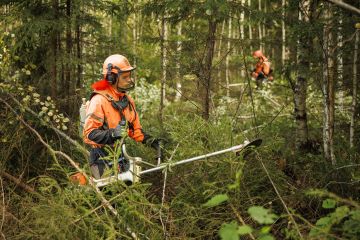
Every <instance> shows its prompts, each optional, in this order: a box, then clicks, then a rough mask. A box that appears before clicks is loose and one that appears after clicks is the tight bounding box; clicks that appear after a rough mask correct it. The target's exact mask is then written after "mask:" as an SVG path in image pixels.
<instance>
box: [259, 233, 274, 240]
mask: <svg viewBox="0 0 360 240" xmlns="http://www.w3.org/2000/svg"><path fill="white" fill-rule="evenodd" d="M258 240H274V237H273V236H271V235H269V234H267V235H263V236H261V237H259V238H258Z"/></svg>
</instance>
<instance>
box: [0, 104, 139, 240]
mask: <svg viewBox="0 0 360 240" xmlns="http://www.w3.org/2000/svg"><path fill="white" fill-rule="evenodd" d="M0 101H1V102H3V103H4V104H5V105H6V106H7V107H8V108H9V109H10V110H11V111H12V112H13V113H14V114H15V115H16V116H17V118H18V120H19V121H20V122H21V123H22V124H23V125H24V126H26V127H27V128H28V129H29V130H30V131H31V132H33V133H34V134H35V135H36V136H37V138H38V139H39V141H40V142H41V143H42V144H43V145H44V146H45V147H46V148H47V149H48V150H49V152H50V154H52V155H60V156H62V157H63V158H65V159H66V160H68V162H69V163H70V164H71V165H72V166H73V167H74V168H75V169H76V170H77V171H78V172H80V173H82V174H83V175H84V177H85V178H86V180H87V182H88V183H89V184H90V186H91V187H92V188H93V189H94V190H95V191H96V193H97V196H98V197H99V198H100V200H101V202H102V203H103V205H104V206H106V207H107V208H108V209H109V210H110V212H111V213H112V214H113V215H114V216H118V215H119V214H118V212H117V211H116V209H115V208H114V207H113V206H112V205H111V204H110V202H109V201H108V200H106V198H105V197H104V196H103V194H102V192H101V191H100V189H99V188H98V187H97V186H96V185H95V184H94V183H93V182H92V181H91V180H90V178H89V176H88V175H87V174H86V173H85V171H83V170H82V169H81V168H79V167H78V165H77V164H76V162H75V161H74V160H72V159H71V158H70V157H69V156H68V155H67V154H66V153H63V152H61V151H56V150H54V149H53V148H52V147H51V146H50V145H49V144H48V143H46V142H45V141H44V139H43V138H42V137H41V135H40V134H39V133H38V132H37V131H36V130H35V129H34V128H32V127H31V126H30V125H29V124H27V123H26V122H25V121H24V119H22V118H21V117H20V116H19V115H18V114H17V112H16V111H15V110H14V109H13V108H12V107H11V106H10V105H9V104H8V103H7V102H6V101H4V100H3V99H2V98H0ZM125 226H126V225H125ZM126 230H127V231H128V233H130V234H131V236H132V237H133V238H134V239H138V238H137V236H136V234H135V233H134V232H133V231H132V230H131V229H130V228H129V227H127V226H126Z"/></svg>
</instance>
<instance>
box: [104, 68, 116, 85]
mask: <svg viewBox="0 0 360 240" xmlns="http://www.w3.org/2000/svg"><path fill="white" fill-rule="evenodd" d="M112 68H113V65H112V64H111V63H109V64H108V66H107V73H106V80H107V81H108V82H109V83H110V84H115V83H116V77H115V76H114V75H113V74H112V73H111V70H112Z"/></svg>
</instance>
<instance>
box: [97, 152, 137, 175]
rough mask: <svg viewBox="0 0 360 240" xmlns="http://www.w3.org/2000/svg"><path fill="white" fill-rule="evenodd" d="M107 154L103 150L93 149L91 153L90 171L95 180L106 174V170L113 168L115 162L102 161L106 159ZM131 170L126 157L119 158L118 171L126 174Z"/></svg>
mask: <svg viewBox="0 0 360 240" xmlns="http://www.w3.org/2000/svg"><path fill="white" fill-rule="evenodd" d="M106 155H107V154H106V152H105V151H104V150H103V149H102V148H92V149H91V151H90V170H91V173H92V175H93V177H94V178H95V179H99V178H101V177H102V175H103V174H104V171H105V169H107V168H112V167H113V162H112V161H108V160H104V159H102V158H103V157H106ZM129 168H130V163H129V161H128V160H126V159H125V157H124V155H123V154H122V153H121V155H120V156H119V158H118V171H119V172H126V171H128V170H129Z"/></svg>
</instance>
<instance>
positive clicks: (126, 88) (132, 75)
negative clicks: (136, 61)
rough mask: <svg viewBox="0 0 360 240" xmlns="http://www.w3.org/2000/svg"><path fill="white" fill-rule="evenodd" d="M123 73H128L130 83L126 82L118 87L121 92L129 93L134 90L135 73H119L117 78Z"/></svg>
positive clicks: (132, 71) (133, 71)
mask: <svg viewBox="0 0 360 240" xmlns="http://www.w3.org/2000/svg"><path fill="white" fill-rule="evenodd" d="M123 73H130V75H129V77H130V79H131V81H129V82H126V84H125V85H124V86H122V87H118V88H119V89H120V90H122V91H130V90H132V89H134V88H135V80H136V74H135V73H136V72H135V69H134V70H131V71H119V72H118V74H117V77H118V78H120V76H121V74H123Z"/></svg>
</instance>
